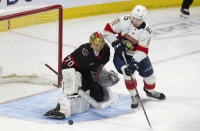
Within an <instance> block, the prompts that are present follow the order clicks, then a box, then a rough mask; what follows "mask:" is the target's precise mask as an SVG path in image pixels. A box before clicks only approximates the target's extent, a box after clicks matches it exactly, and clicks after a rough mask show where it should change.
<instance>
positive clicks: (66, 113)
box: [44, 68, 119, 119]
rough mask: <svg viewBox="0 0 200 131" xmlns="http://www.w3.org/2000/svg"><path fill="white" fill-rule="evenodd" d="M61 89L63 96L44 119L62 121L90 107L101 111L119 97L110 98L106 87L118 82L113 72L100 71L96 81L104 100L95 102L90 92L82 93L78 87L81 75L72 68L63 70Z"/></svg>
mask: <svg viewBox="0 0 200 131" xmlns="http://www.w3.org/2000/svg"><path fill="white" fill-rule="evenodd" d="M62 73H63V82H62V88H63V93H64V94H65V95H66V96H63V97H61V98H60V99H59V101H58V104H57V106H56V108H55V109H52V110H50V111H48V112H47V113H45V114H44V116H46V117H50V118H55V119H64V118H67V117H70V116H71V115H73V114H78V113H83V112H86V111H88V110H89V108H90V105H91V106H93V107H94V108H97V109H101V108H105V107H107V106H110V105H111V104H112V103H114V102H115V101H117V100H118V98H119V95H117V96H115V97H113V98H111V91H110V90H109V88H108V87H110V86H112V85H114V84H116V83H117V82H118V81H119V77H118V75H117V74H116V73H115V72H114V71H107V70H105V69H102V70H101V71H100V72H99V74H98V76H97V80H98V82H99V83H100V84H101V85H102V87H103V89H104V94H105V96H104V100H103V101H102V102H97V101H96V100H94V99H93V98H92V97H91V96H90V91H89V90H87V91H83V90H82V89H81V88H80V87H81V86H82V83H81V74H80V73H79V72H77V71H75V69H74V68H69V69H64V70H63V71H62Z"/></svg>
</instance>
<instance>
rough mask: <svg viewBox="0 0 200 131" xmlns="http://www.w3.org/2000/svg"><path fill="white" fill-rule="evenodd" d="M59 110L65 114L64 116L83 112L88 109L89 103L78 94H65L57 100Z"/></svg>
mask: <svg viewBox="0 0 200 131" xmlns="http://www.w3.org/2000/svg"><path fill="white" fill-rule="evenodd" d="M59 104H60V112H61V113H63V114H65V117H70V116H71V115H73V114H79V113H83V112H86V111H88V110H89V107H90V104H89V103H88V102H87V101H86V100H85V99H83V98H82V97H80V96H79V95H78V97H77V95H75V97H73V96H67V97H64V98H61V99H60V100H59Z"/></svg>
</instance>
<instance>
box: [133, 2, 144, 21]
mask: <svg viewBox="0 0 200 131" xmlns="http://www.w3.org/2000/svg"><path fill="white" fill-rule="evenodd" d="M146 14H147V10H146V7H144V6H141V5H137V6H136V7H135V8H134V9H133V10H132V12H131V17H132V18H136V19H142V20H144V18H145V16H146Z"/></svg>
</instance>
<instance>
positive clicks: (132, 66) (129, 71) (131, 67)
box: [124, 61, 138, 76]
mask: <svg viewBox="0 0 200 131" xmlns="http://www.w3.org/2000/svg"><path fill="white" fill-rule="evenodd" d="M137 69H138V66H137V63H136V62H135V61H131V62H130V63H129V65H128V66H127V67H126V68H124V72H125V74H126V75H128V76H129V75H132V74H133V73H134V72H135V70H137Z"/></svg>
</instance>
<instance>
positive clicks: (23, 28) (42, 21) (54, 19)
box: [0, 5, 63, 87]
mask: <svg viewBox="0 0 200 131" xmlns="http://www.w3.org/2000/svg"><path fill="white" fill-rule="evenodd" d="M9 10H12V9H9ZM17 10H18V12H17V13H16V11H15V10H13V13H10V12H9V13H7V12H8V11H7V10H6V9H4V10H0V68H1V72H0V73H1V74H0V83H2V82H5V81H6V82H8V81H12V80H13V81H22V82H23V81H31V82H33V81H37V80H38V81H40V80H41V82H43V80H44V82H45V81H46V82H47V83H54V85H55V83H56V84H57V85H58V87H59V85H60V81H61V78H60V77H58V75H55V74H54V73H52V72H51V71H50V70H49V69H48V68H46V67H45V66H44V65H43V64H41V62H42V61H43V62H45V63H48V64H49V65H51V66H52V67H53V68H54V69H56V70H57V72H58V74H60V75H61V74H62V71H61V64H62V45H63V43H62V39H63V8H62V6H61V5H52V6H44V7H39V8H38V7H37V6H36V7H34V9H29V8H26V10H25V11H24V10H23V9H22V8H18V9H17ZM2 12H3V15H2V14H1V13H2ZM11 12H12V11H11ZM32 79H33V81H32Z"/></svg>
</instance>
